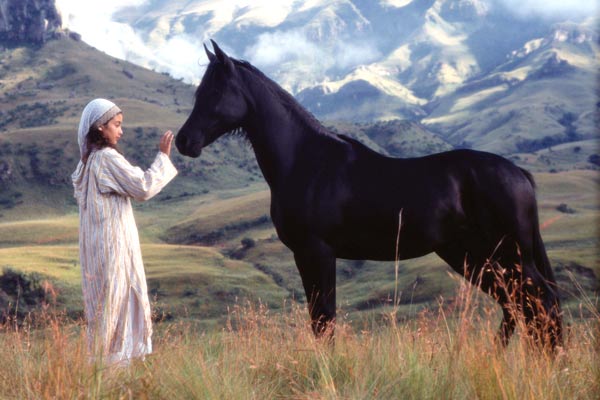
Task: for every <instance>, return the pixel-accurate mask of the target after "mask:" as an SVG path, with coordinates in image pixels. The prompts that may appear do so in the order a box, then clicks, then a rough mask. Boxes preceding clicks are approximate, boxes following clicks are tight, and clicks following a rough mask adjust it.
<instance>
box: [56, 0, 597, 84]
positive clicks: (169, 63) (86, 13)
mask: <svg viewBox="0 0 600 400" xmlns="http://www.w3.org/2000/svg"><path fill="white" fill-rule="evenodd" d="M150 1H151V0H103V1H102V2H99V1H96V0H56V3H57V6H58V8H59V10H60V12H61V14H62V16H63V26H64V27H66V28H69V29H70V30H72V31H74V32H77V33H79V34H81V36H82V40H83V41H85V42H86V43H88V44H90V45H91V46H94V47H96V48H98V49H99V50H101V51H103V52H105V53H107V54H109V55H111V56H113V57H117V58H120V59H125V60H128V61H131V62H134V63H137V64H140V65H143V66H145V67H149V68H153V69H155V70H157V71H158V72H169V73H170V74H171V75H172V76H174V77H176V78H181V79H183V80H185V81H186V82H190V83H197V82H198V77H199V75H200V70H199V68H198V63H200V64H202V62H203V60H204V61H205V56H204V49H203V47H202V39H206V38H201V40H198V38H197V37H190V36H189V33H187V32H180V33H178V34H173V35H170V36H169V37H168V38H167V39H166V40H162V41H158V42H156V43H153V44H152V45H148V44H147V43H146V41H145V40H143V39H142V37H141V35H140V34H139V32H136V31H135V30H134V29H133V28H132V27H131V26H129V25H127V24H125V23H120V22H117V21H116V20H115V15H116V14H118V11H119V10H121V9H123V8H125V7H131V6H134V7H135V6H141V5H144V4H147V3H149V2H150ZM249 1H250V3H252V1H251V0H224V1H220V2H217V1H216V0H196V1H189V0H186V1H180V2H179V3H180V4H181V7H188V9H189V7H190V4H192V5H193V7H195V8H196V9H198V10H202V9H207V8H208V9H210V8H211V7H215V4H218V5H219V6H220V7H221V8H220V9H219V12H218V13H215V18H213V21H212V23H213V24H217V25H218V24H223V23H227V17H228V15H229V16H231V12H232V10H234V9H235V8H236V7H237V6H240V7H247V6H248V4H250V3H249ZM265 1H266V3H269V4H270V0H265ZM319 1H323V0H304V3H305V5H304V7H308V6H311V5H315V4H317V3H319ZM379 1H380V3H382V4H388V5H389V6H394V7H401V6H404V5H406V4H408V3H410V2H411V1H419V0H379ZM473 1H483V2H492V3H494V4H501V5H503V6H505V7H506V8H507V9H508V10H511V11H513V12H514V13H515V14H516V15H518V16H520V17H530V16H538V17H542V18H548V19H554V18H561V19H566V18H575V19H579V18H583V17H586V16H590V15H595V14H597V12H598V8H597V1H596V0H473ZM170 3H172V4H176V3H177V2H176V1H171V2H170ZM266 3H265V4H266ZM297 3H298V2H297V0H279V3H277V4H278V7H272V6H269V7H267V6H264V7H263V6H260V4H259V5H258V6H257V5H256V4H255V3H252V4H253V6H252V8H253V9H254V11H253V12H254V14H257V13H258V14H260V15H252V13H250V14H249V16H250V18H260V19H261V21H266V23H269V21H275V22H273V23H276V21H280V20H281V18H282V16H283V17H284V16H285V15H286V14H285V12H289V10H290V9H291V7H292V5H294V6H296V4H297ZM268 12H271V13H272V14H273V15H272V16H270V15H265V14H264V13H268ZM282 13H283V14H282ZM217 17H218V18H217ZM221 20H222V21H221ZM217 28H218V27H215V28H214V29H217ZM291 43H293V45H290V44H291ZM321 53H322V49H320V48H319V47H318V46H317V45H316V44H315V43H313V42H311V41H310V40H309V39H308V38H307V37H306V36H305V35H304V36H303V32H301V31H294V30H290V31H274V32H272V33H269V32H266V33H264V34H262V35H259V36H258V37H257V38H256V41H255V42H254V43H253V44H250V45H248V46H247V48H246V50H245V53H244V54H234V55H235V56H237V57H243V58H246V59H249V60H252V62H253V63H255V64H256V65H257V66H259V67H265V66H271V65H277V64H281V63H285V62H287V61H291V60H296V59H302V58H306V55H307V54H312V55H317V56H318V57H315V59H318V60H320V63H319V64H317V63H312V64H311V63H310V62H308V63H305V65H304V66H303V67H302V68H306V74H307V76H312V75H315V76H318V75H319V74H322V73H323V71H324V70H327V69H328V68H333V67H348V66H353V65H357V64H358V63H360V62H363V63H368V62H371V61H373V60H375V59H376V58H377V57H379V56H380V54H379V53H378V51H377V50H376V49H374V48H373V46H370V44H369V43H351V44H348V43H346V42H345V41H340V43H338V44H336V45H335V46H334V47H333V51H331V49H330V53H327V54H321ZM331 54H334V55H335V57H331ZM323 60H327V63H323ZM293 84H294V83H293V82H290V83H287V84H286V83H284V86H287V87H288V89H290V86H293Z"/></svg>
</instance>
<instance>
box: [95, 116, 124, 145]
mask: <svg viewBox="0 0 600 400" xmlns="http://www.w3.org/2000/svg"><path fill="white" fill-rule="evenodd" d="M121 125H123V114H122V113H121V114H117V115H115V116H114V117H113V119H111V120H110V121H108V122H107V123H106V124H104V125H102V126H100V127H99V128H98V130H99V131H100V132H101V133H102V136H103V137H104V138H105V139H106V141H107V142H108V143H109V144H111V145H113V146H115V145H116V144H117V142H118V141H119V139H121V136H123V130H122V129H121Z"/></svg>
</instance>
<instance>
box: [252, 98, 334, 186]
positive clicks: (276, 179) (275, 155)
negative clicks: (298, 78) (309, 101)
mask: <svg viewBox="0 0 600 400" xmlns="http://www.w3.org/2000/svg"><path fill="white" fill-rule="evenodd" d="M254 108H255V110H254V111H255V112H254V113H253V115H252V117H251V118H250V121H249V122H248V125H247V126H245V127H244V128H245V129H246V131H247V132H248V137H249V139H250V142H251V143H252V147H253V148H254V152H255V154H256V159H257V161H258V165H259V166H260V168H261V170H262V173H263V175H264V177H265V179H266V180H267V183H269V186H271V188H272V189H273V188H276V187H279V186H281V185H283V184H285V182H286V178H287V177H289V175H290V172H291V171H292V169H293V168H294V167H295V166H296V165H297V163H298V162H301V159H302V158H303V154H302V152H303V151H306V148H307V147H310V146H309V145H307V144H308V143H315V142H317V143H318V142H321V141H325V142H326V141H327V139H326V138H324V137H323V135H320V134H319V133H317V132H316V131H315V130H314V129H311V128H310V126H309V125H310V124H305V123H303V116H301V115H293V114H290V111H289V110H287V109H286V108H285V107H284V106H283V105H282V104H281V103H278V102H277V101H275V100H273V99H268V98H260V99H257V101H256V102H255V104H254Z"/></svg>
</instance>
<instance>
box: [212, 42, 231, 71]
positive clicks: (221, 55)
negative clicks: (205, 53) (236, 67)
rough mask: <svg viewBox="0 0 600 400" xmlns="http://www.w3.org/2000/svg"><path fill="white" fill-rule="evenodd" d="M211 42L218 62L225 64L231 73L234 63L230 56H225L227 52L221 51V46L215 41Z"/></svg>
mask: <svg viewBox="0 0 600 400" xmlns="http://www.w3.org/2000/svg"><path fill="white" fill-rule="evenodd" d="M210 41H211V42H212V45H213V49H214V50H215V54H216V56H217V60H219V61H220V62H221V63H223V64H224V65H225V66H226V67H227V69H229V70H230V71H233V62H232V61H231V59H230V58H229V56H228V55H227V54H225V52H224V51H223V50H221V48H220V47H219V45H217V43H216V42H215V41H214V40H212V39H211V40H210Z"/></svg>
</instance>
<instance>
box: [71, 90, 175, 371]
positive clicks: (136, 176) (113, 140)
mask: <svg viewBox="0 0 600 400" xmlns="http://www.w3.org/2000/svg"><path fill="white" fill-rule="evenodd" d="M122 123H123V113H122V112H121V110H120V109H119V107H117V106H116V105H115V104H114V103H112V102H110V101H108V100H105V99H96V100H93V101H91V102H90V103H88V105H87V106H86V107H85V108H84V110H83V113H82V115H81V121H80V123H79V131H78V138H77V139H78V142H79V150H80V153H81V160H80V161H79V164H78V165H77V169H76V170H75V172H74V173H73V175H72V179H73V186H74V188H75V198H76V199H77V202H78V204H79V256H80V262H81V272H82V288H83V299H84V308H85V316H86V320H87V337H88V344H89V348H90V350H91V351H92V352H93V354H95V355H99V356H103V357H104V358H105V361H106V362H108V363H116V362H125V363H127V362H128V361H129V360H131V359H132V358H138V357H139V358H143V357H144V355H145V354H149V353H151V352H152V342H151V335H152V322H151V314H150V303H149V300H148V290H147V287H146V276H145V273H144V265H143V263H142V255H141V252H140V241H139V237H138V231H137V227H136V224H135V220H134V218H133V210H132V208H131V202H130V199H131V198H133V199H135V200H139V201H144V200H148V199H150V198H151V197H153V196H154V195H156V194H157V193H158V192H160V191H161V189H162V188H163V187H165V185H166V184H167V183H169V181H171V180H172V179H173V178H174V177H175V175H177V170H176V169H175V167H174V166H173V164H172V163H171V160H170V159H169V156H170V152H171V143H172V141H173V134H172V133H171V131H167V132H165V134H164V135H163V136H162V138H161V139H160V144H159V150H160V151H159V152H158V155H157V156H156V158H155V159H154V162H153V163H152V165H151V166H150V168H149V169H148V170H147V171H145V172H144V171H142V170H141V169H140V168H138V167H134V166H132V165H131V164H129V162H127V160H126V159H125V158H124V157H123V156H122V155H121V153H120V152H119V151H118V149H117V147H116V146H117V142H118V141H119V139H120V138H121V136H122V135H123V131H122V130H121V125H122Z"/></svg>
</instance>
